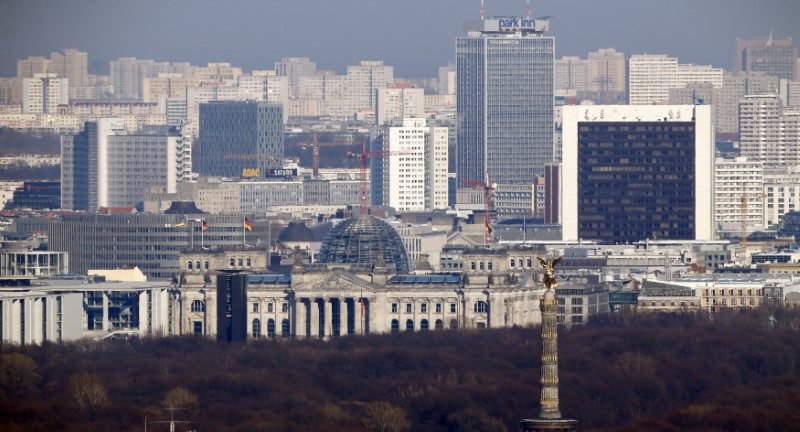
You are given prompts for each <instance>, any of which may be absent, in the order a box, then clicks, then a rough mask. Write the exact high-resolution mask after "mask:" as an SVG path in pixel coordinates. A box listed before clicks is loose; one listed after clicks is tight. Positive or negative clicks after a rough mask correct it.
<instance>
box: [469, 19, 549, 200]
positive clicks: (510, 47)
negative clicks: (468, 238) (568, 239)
mask: <svg viewBox="0 0 800 432" xmlns="http://www.w3.org/2000/svg"><path fill="white" fill-rule="evenodd" d="M554 43H555V42H554V39H553V38H552V37H545V36H541V35H539V34H533V35H521V36H520V35H516V36H509V35H502V36H499V35H492V34H477V35H475V36H472V35H471V36H470V37H460V38H458V39H457V40H456V111H457V132H456V133H457V170H458V185H459V187H461V186H462V185H463V184H464V180H476V181H483V180H484V177H485V172H486V171H487V170H488V172H489V179H490V182H491V183H495V182H496V183H509V184H530V183H531V182H532V181H533V178H534V177H536V176H542V175H544V166H545V164H547V163H551V162H552V161H553V154H554V152H553V61H554Z"/></svg>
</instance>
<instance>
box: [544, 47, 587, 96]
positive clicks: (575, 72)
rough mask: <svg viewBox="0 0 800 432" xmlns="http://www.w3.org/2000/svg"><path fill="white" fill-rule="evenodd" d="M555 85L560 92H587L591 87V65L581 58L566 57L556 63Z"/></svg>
mask: <svg viewBox="0 0 800 432" xmlns="http://www.w3.org/2000/svg"><path fill="white" fill-rule="evenodd" d="M554 68H555V69H554V70H555V72H554V74H553V85H554V87H555V89H556V91H558V90H576V91H587V90H588V89H589V87H590V80H591V64H590V63H589V61H588V60H585V59H581V58H579V57H573V56H564V57H561V58H560V59H557V60H556V61H555V66H554Z"/></svg>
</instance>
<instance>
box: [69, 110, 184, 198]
mask: <svg viewBox="0 0 800 432" xmlns="http://www.w3.org/2000/svg"><path fill="white" fill-rule="evenodd" d="M61 152H62V167H61V185H62V186H61V207H62V208H63V209H65V210H89V211H94V210H96V209H97V208H98V207H133V206H135V205H136V204H137V203H139V202H140V201H141V200H142V194H143V193H144V191H145V190H147V189H148V188H149V187H152V186H161V187H163V188H164V189H165V190H166V191H167V192H171V193H174V192H176V190H177V189H176V188H177V183H178V182H179V181H188V180H190V179H191V169H192V165H191V163H192V162H191V143H190V142H189V140H188V139H185V138H184V137H182V136H180V134H179V133H177V131H174V130H168V128H167V127H163V126H162V127H157V126H156V127H151V128H148V129H146V130H142V131H138V132H134V133H131V134H128V133H127V131H126V128H125V124H124V122H123V121H122V119H118V118H104V119H98V120H96V121H89V122H86V124H85V127H84V130H83V132H81V133H80V134H78V135H75V136H64V137H62V141H61Z"/></svg>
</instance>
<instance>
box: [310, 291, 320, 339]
mask: <svg viewBox="0 0 800 432" xmlns="http://www.w3.org/2000/svg"><path fill="white" fill-rule="evenodd" d="M308 307H309V309H308V315H309V316H310V317H311V320H310V323H309V327H310V328H309V336H310V337H312V338H318V337H319V336H320V334H319V303H317V299H315V298H310V299H308Z"/></svg>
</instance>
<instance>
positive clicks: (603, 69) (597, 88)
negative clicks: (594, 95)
mask: <svg viewBox="0 0 800 432" xmlns="http://www.w3.org/2000/svg"><path fill="white" fill-rule="evenodd" d="M588 60H589V85H590V86H591V91H593V92H604V93H624V92H625V89H626V85H627V83H626V81H625V73H626V67H625V54H623V53H621V52H618V51H617V50H615V49H614V48H605V49H600V50H597V51H595V52H590V53H589V59H588Z"/></svg>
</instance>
